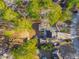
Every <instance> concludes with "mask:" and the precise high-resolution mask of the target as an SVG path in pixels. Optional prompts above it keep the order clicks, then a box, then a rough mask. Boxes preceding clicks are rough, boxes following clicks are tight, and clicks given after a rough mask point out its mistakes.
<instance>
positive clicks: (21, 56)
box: [12, 39, 37, 59]
mask: <svg viewBox="0 0 79 59" xmlns="http://www.w3.org/2000/svg"><path fill="white" fill-rule="evenodd" d="M36 44H37V39H32V40H29V41H27V42H25V43H24V44H23V45H22V46H20V47H18V48H17V49H13V50H12V53H13V55H14V57H15V59H26V58H27V59H37V58H36V49H37V48H36Z"/></svg>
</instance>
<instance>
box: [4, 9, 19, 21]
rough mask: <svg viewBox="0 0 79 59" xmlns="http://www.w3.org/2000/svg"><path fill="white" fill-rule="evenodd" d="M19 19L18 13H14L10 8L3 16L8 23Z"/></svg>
mask: <svg viewBox="0 0 79 59" xmlns="http://www.w3.org/2000/svg"><path fill="white" fill-rule="evenodd" d="M18 17H19V14H18V13H17V12H14V11H13V10H12V9H10V8H7V9H6V10H5V12H4V14H3V19H4V20H6V21H11V20H14V19H17V18H18Z"/></svg>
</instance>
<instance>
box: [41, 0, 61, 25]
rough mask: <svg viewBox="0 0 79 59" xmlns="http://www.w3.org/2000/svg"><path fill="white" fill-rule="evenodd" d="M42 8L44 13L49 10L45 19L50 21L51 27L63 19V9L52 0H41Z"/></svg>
mask: <svg viewBox="0 0 79 59" xmlns="http://www.w3.org/2000/svg"><path fill="white" fill-rule="evenodd" d="M40 7H41V10H42V9H44V11H45V10H47V9H49V11H48V12H47V13H46V16H44V17H46V18H48V19H49V22H50V24H51V25H54V24H55V23H56V22H57V21H58V20H59V18H60V17H61V12H62V10H61V7H60V6H59V5H58V4H55V3H53V2H52V0H40ZM44 11H43V12H44Z"/></svg>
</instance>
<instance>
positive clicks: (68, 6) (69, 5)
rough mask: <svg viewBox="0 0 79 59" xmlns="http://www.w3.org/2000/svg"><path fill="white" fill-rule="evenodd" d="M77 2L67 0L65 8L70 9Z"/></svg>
mask: <svg viewBox="0 0 79 59" xmlns="http://www.w3.org/2000/svg"><path fill="white" fill-rule="evenodd" d="M77 3H79V0H68V2H67V9H71V8H72V7H73V6H74V5H75V4H77Z"/></svg>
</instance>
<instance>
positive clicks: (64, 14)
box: [60, 10, 72, 22]
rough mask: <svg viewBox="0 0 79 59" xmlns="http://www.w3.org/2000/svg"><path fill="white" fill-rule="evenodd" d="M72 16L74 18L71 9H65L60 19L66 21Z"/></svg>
mask: <svg viewBox="0 0 79 59" xmlns="http://www.w3.org/2000/svg"><path fill="white" fill-rule="evenodd" d="M71 18H72V13H71V12H70V11H69V10H65V11H63V12H62V16H61V17H60V20H61V21H62V22H64V21H67V20H71Z"/></svg>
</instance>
